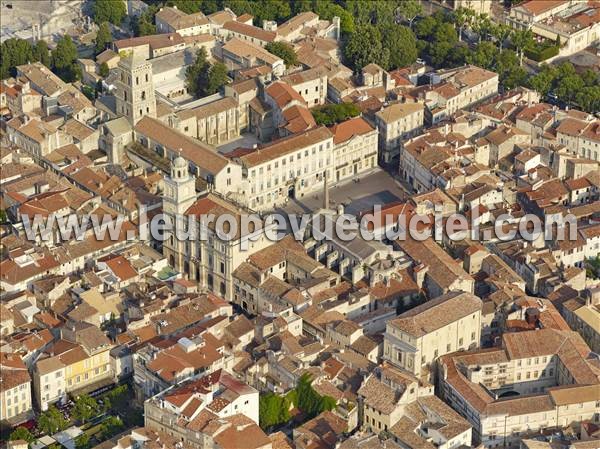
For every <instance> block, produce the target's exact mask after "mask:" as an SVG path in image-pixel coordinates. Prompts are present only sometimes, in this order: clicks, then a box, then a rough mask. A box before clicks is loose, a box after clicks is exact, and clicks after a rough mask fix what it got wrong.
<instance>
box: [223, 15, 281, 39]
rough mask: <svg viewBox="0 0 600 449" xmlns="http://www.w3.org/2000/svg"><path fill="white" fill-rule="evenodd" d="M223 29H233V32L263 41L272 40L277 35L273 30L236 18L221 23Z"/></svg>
mask: <svg viewBox="0 0 600 449" xmlns="http://www.w3.org/2000/svg"><path fill="white" fill-rule="evenodd" d="M223 29H225V30H229V31H233V32H234V33H238V34H243V35H245V36H250V37H253V38H255V39H258V40H261V41H265V42H273V41H274V40H275V38H276V37H277V34H276V33H275V32H273V31H267V30H263V29H262V28H258V27H255V26H253V25H248V24H245V23H242V22H238V21H237V20H230V21H229V22H225V23H224V24H223Z"/></svg>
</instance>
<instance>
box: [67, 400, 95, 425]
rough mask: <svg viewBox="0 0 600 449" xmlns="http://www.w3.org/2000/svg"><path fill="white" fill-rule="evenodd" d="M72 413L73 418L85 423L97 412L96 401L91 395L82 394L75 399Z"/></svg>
mask: <svg viewBox="0 0 600 449" xmlns="http://www.w3.org/2000/svg"><path fill="white" fill-rule="evenodd" d="M72 413H73V417H74V418H75V419H77V420H79V421H81V422H83V423H85V422H87V421H88V420H89V419H90V418H93V417H94V416H96V414H97V413H98V403H97V402H96V400H95V399H94V398H92V397H91V396H89V395H87V394H82V395H81V396H78V397H77V399H76V400H75V405H74V406H73V411H72Z"/></svg>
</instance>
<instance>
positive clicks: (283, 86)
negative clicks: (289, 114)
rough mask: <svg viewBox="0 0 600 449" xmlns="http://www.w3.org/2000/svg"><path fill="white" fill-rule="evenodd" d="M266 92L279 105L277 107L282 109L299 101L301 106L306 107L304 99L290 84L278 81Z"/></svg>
mask: <svg viewBox="0 0 600 449" xmlns="http://www.w3.org/2000/svg"><path fill="white" fill-rule="evenodd" d="M265 91H266V93H267V95H269V96H270V97H271V98H273V100H275V103H277V106H279V108H280V109H283V108H284V106H286V105H288V104H289V103H291V102H293V101H297V102H299V103H300V104H303V105H306V102H305V101H304V98H302V96H301V95H300V94H299V93H298V92H296V91H295V90H294V89H293V88H292V87H291V86H290V85H289V84H287V83H284V82H282V81H276V82H274V83H272V84H271V85H270V86H269V87H267V89H266V90H265Z"/></svg>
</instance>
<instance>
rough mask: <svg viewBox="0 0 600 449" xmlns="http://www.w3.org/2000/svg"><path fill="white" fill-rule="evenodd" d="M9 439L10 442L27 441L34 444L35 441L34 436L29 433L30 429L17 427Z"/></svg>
mask: <svg viewBox="0 0 600 449" xmlns="http://www.w3.org/2000/svg"><path fill="white" fill-rule="evenodd" d="M8 439H9V440H10V441H15V440H25V441H27V442H28V443H33V442H34V441H35V437H34V436H33V434H32V433H31V432H30V431H29V429H27V428H25V427H17V428H16V429H15V430H13V431H12V432H11V433H10V436H9V437H8Z"/></svg>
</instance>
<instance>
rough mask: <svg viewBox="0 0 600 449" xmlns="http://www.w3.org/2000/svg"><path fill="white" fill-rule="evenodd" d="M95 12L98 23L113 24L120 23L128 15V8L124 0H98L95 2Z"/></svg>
mask: <svg viewBox="0 0 600 449" xmlns="http://www.w3.org/2000/svg"><path fill="white" fill-rule="evenodd" d="M93 14H94V21H95V22H96V23H97V24H101V23H102V22H110V23H112V24H113V25H120V24H121V21H122V20H123V18H124V17H125V16H126V15H127V9H126V8H125V2H123V1H122V0H96V1H95V2H94V3H93Z"/></svg>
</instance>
